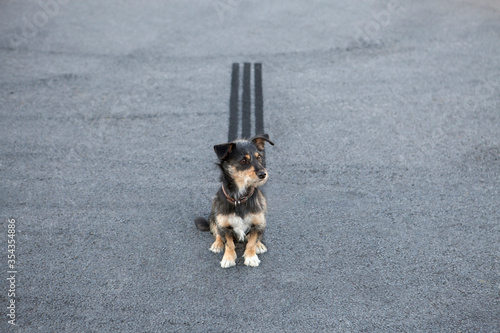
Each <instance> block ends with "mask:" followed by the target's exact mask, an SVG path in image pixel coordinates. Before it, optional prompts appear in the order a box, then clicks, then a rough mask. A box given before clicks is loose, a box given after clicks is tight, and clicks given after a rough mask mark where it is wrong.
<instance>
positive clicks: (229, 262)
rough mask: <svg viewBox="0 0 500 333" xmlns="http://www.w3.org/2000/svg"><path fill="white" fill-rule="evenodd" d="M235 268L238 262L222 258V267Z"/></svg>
mask: <svg viewBox="0 0 500 333" xmlns="http://www.w3.org/2000/svg"><path fill="white" fill-rule="evenodd" d="M233 266H236V260H229V259H224V258H222V261H221V262H220V267H222V268H229V267H233Z"/></svg>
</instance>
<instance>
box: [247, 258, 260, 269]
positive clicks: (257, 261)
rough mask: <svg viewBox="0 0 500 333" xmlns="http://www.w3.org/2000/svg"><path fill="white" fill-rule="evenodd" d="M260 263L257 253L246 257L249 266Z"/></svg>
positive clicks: (255, 265)
mask: <svg viewBox="0 0 500 333" xmlns="http://www.w3.org/2000/svg"><path fill="white" fill-rule="evenodd" d="M259 264H260V260H259V257H257V255H254V256H252V257H245V265H247V266H252V267H257V266H259Z"/></svg>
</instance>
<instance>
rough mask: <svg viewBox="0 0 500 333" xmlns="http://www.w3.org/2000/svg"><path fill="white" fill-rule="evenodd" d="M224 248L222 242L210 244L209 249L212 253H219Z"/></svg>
mask: <svg viewBox="0 0 500 333" xmlns="http://www.w3.org/2000/svg"><path fill="white" fill-rule="evenodd" d="M223 249H224V244H217V243H213V244H212V246H210V249H209V250H210V251H212V252H213V253H220V252H222V250H223Z"/></svg>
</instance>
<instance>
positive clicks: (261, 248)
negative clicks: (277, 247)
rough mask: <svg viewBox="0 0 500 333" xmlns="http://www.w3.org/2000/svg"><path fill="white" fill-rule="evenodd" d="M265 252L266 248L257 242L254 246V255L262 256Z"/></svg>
mask: <svg viewBox="0 0 500 333" xmlns="http://www.w3.org/2000/svg"><path fill="white" fill-rule="evenodd" d="M266 252H267V247H266V246H265V245H264V244H262V243H261V242H260V241H259V242H257V244H256V245H255V253H257V254H262V253H266Z"/></svg>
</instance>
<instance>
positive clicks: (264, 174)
mask: <svg viewBox="0 0 500 333" xmlns="http://www.w3.org/2000/svg"><path fill="white" fill-rule="evenodd" d="M257 176H258V177H259V178H260V179H264V178H266V176H267V175H266V172H265V171H259V172H257Z"/></svg>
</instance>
